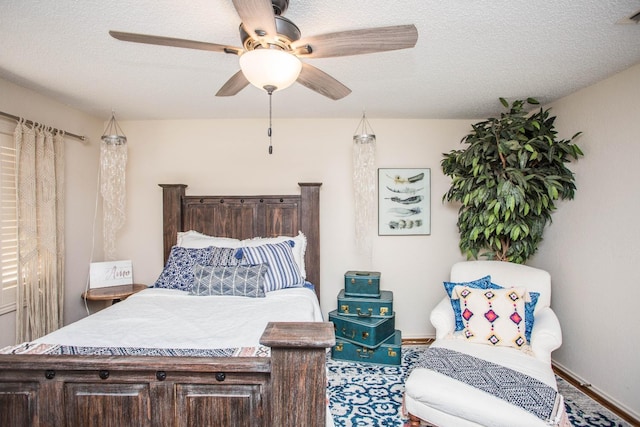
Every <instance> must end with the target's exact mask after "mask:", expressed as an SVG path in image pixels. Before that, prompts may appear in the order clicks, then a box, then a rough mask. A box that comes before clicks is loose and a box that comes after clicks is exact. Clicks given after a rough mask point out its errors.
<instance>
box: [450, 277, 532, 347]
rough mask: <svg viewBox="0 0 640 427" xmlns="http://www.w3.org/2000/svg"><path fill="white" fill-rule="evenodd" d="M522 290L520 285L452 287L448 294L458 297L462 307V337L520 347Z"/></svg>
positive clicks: (524, 291) (523, 296)
mask: <svg viewBox="0 0 640 427" xmlns="http://www.w3.org/2000/svg"><path fill="white" fill-rule="evenodd" d="M526 294H527V291H526V289H524V288H508V289H478V288H471V287H468V286H456V287H454V288H453V292H452V298H454V299H458V300H459V301H460V308H461V309H462V319H463V323H464V329H463V330H462V332H461V335H462V337H463V338H464V339H466V340H467V341H470V342H475V343H480V344H489V345H493V346H508V347H515V348H524V347H525V346H526V344H527V340H526V338H525V320H524V316H525V311H524V302H525V297H526Z"/></svg>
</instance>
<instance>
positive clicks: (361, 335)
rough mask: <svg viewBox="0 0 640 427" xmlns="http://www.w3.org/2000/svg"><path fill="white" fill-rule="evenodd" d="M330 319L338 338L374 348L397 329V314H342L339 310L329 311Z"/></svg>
mask: <svg viewBox="0 0 640 427" xmlns="http://www.w3.org/2000/svg"><path fill="white" fill-rule="evenodd" d="M329 321H330V322H333V325H334V327H335V333H336V338H346V339H348V340H349V341H351V342H353V343H356V344H359V345H362V346H365V347H369V348H374V347H377V346H378V345H380V343H381V342H382V341H384V340H386V339H387V338H389V337H390V336H391V335H393V333H394V331H395V314H392V315H391V316H389V317H356V316H341V315H339V314H338V310H333V311H330V312H329Z"/></svg>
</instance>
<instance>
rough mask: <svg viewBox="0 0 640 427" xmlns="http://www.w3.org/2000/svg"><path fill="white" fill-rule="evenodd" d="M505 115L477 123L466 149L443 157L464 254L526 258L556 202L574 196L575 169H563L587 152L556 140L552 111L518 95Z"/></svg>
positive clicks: (448, 198) (514, 259)
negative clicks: (528, 107) (530, 109)
mask: <svg viewBox="0 0 640 427" xmlns="http://www.w3.org/2000/svg"><path fill="white" fill-rule="evenodd" d="M500 102H501V103H502V105H503V106H504V107H505V108H506V109H507V112H505V113H502V114H501V115H500V118H490V119H488V120H485V121H482V122H479V123H476V124H474V125H472V132H471V133H469V134H468V135H467V136H465V137H464V138H463V139H462V141H461V143H463V144H467V145H468V147H466V148H465V149H463V150H453V151H451V152H449V153H448V154H444V159H443V160H442V162H441V166H442V170H443V172H444V173H445V175H447V176H449V177H451V178H452V182H451V187H450V188H449V190H448V191H447V193H446V194H445V195H444V196H443V201H444V200H446V201H449V202H452V201H455V202H459V203H461V207H460V210H459V212H458V229H459V231H460V250H461V251H462V253H464V254H466V256H467V259H478V258H480V257H483V258H487V259H497V260H502V261H511V262H515V263H520V264H522V263H524V262H525V261H526V260H527V259H528V258H529V257H530V256H532V255H533V254H534V253H535V252H536V250H537V248H538V245H539V243H540V242H541V241H542V234H543V231H544V228H545V226H546V225H547V223H549V222H550V221H551V213H552V212H553V211H554V210H555V209H556V201H557V200H558V199H572V198H573V196H574V192H575V189H576V186H575V181H574V176H573V173H572V172H571V171H570V170H569V169H568V168H567V167H566V166H565V163H567V162H569V161H571V159H572V158H573V159H577V158H578V157H579V156H581V155H583V153H582V151H581V150H580V148H579V147H578V146H577V145H576V144H574V143H573V140H574V139H575V138H577V137H578V136H579V135H580V132H578V133H577V134H575V135H574V136H573V137H571V139H570V140H563V139H558V138H557V136H556V135H557V132H556V131H555V130H554V121H555V119H556V118H555V117H554V116H550V114H549V109H546V110H545V109H542V108H540V109H539V110H538V111H534V112H532V113H531V114H529V113H527V111H526V110H525V104H535V105H537V104H539V103H538V101H537V100H535V99H533V98H529V99H527V100H526V102H525V101H524V100H516V101H514V102H513V103H512V104H511V106H509V103H508V102H507V101H506V100H505V99H503V98H500Z"/></svg>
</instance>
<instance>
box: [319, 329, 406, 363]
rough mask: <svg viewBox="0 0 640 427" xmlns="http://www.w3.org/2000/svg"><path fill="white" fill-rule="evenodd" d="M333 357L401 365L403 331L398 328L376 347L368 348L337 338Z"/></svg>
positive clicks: (333, 348)
mask: <svg viewBox="0 0 640 427" xmlns="http://www.w3.org/2000/svg"><path fill="white" fill-rule="evenodd" d="M331 357H332V358H333V359H336V360H349V361H354V362H363V363H375V364H382V365H396V366H400V365H402V332H400V331H399V330H396V331H395V332H394V334H393V335H392V336H390V337H389V338H387V340H386V341H383V342H382V343H380V345H379V346H377V347H376V348H367V347H363V346H361V345H358V344H355V343H353V342H351V341H349V340H347V339H344V338H336V345H335V346H333V347H331Z"/></svg>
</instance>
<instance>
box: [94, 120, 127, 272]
mask: <svg viewBox="0 0 640 427" xmlns="http://www.w3.org/2000/svg"><path fill="white" fill-rule="evenodd" d="M100 139H101V140H102V143H101V144H100V194H101V195H102V218H103V224H102V227H103V228H102V232H103V239H104V241H103V248H104V259H105V261H114V260H115V259H116V234H117V232H118V230H120V228H122V226H123V225H124V221H125V207H126V205H125V202H126V198H127V194H126V186H125V184H126V182H125V177H126V174H125V170H126V166H127V137H126V136H124V132H122V130H121V129H120V126H118V122H117V121H116V116H115V113H113V112H112V113H111V120H109V123H108V124H107V127H106V129H105V131H104V134H103V135H102V137H101V138H100Z"/></svg>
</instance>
